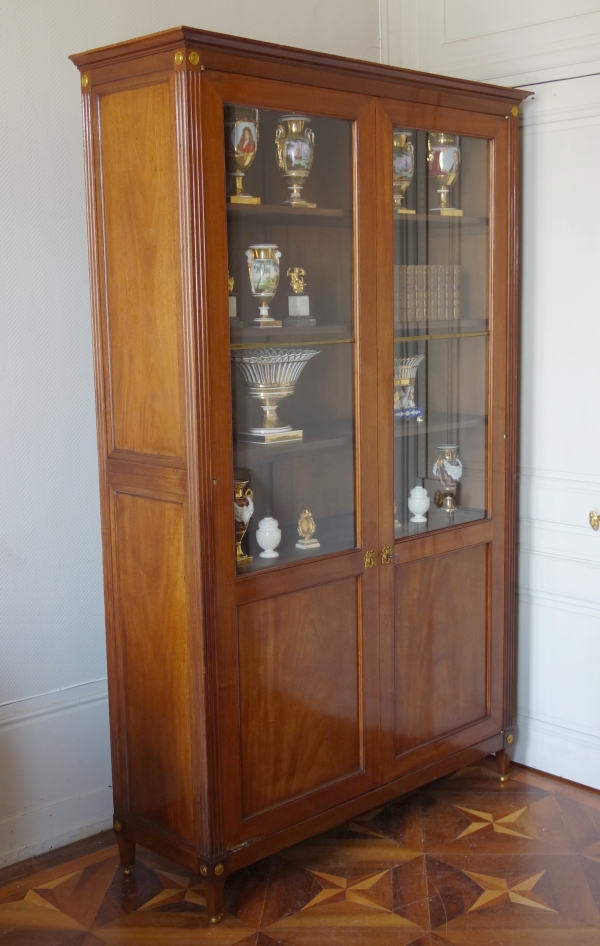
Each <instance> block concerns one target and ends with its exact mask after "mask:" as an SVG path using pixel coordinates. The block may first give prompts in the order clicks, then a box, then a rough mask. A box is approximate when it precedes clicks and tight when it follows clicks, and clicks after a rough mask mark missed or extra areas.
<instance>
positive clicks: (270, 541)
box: [256, 516, 281, 558]
mask: <svg viewBox="0 0 600 946" xmlns="http://www.w3.org/2000/svg"><path fill="white" fill-rule="evenodd" d="M256 541H257V542H258V544H259V545H260V547H261V549H264V551H263V552H259V557H260V558H279V552H276V551H275V549H276V548H277V546H278V545H279V543H280V542H281V529H280V528H279V523H278V522H277V519H273V517H272V516H265V518H264V519H261V520H260V522H259V523H258V529H257V530H256Z"/></svg>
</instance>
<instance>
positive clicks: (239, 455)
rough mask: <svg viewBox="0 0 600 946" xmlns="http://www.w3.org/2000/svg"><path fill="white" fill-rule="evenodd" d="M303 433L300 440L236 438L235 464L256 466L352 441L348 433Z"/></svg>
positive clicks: (333, 447)
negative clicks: (316, 436)
mask: <svg viewBox="0 0 600 946" xmlns="http://www.w3.org/2000/svg"><path fill="white" fill-rule="evenodd" d="M304 433H305V435H304V437H303V439H302V440H287V441H286V440H284V441H282V442H281V443H244V442H243V441H241V440H236V442H235V444H234V451H233V452H234V458H235V466H236V467H240V466H241V467H246V466H251V465H253V466H257V465H259V464H260V463H271V462H273V461H274V460H278V459H279V458H284V457H285V458H287V457H290V456H292V457H293V456H294V455H295V454H302V455H303V456H304V455H305V454H307V453H315V452H317V451H320V450H339V449H340V448H341V447H347V446H348V445H349V444H351V443H352V437H351V436H350V435H346V436H340V437H324V438H321V439H317V438H315V439H311V436H310V432H308V431H305V432H304Z"/></svg>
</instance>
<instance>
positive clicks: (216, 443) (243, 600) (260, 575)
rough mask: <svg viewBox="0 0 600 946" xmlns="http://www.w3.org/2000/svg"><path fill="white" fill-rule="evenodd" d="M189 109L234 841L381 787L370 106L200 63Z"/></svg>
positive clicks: (227, 789) (228, 809)
mask: <svg viewBox="0 0 600 946" xmlns="http://www.w3.org/2000/svg"><path fill="white" fill-rule="evenodd" d="M203 115H204V127H205V129H209V128H210V132H209V131H207V132H206V134H205V136H204V166H205V173H206V180H207V182H210V186H207V188H206V192H205V196H206V215H207V219H210V220H211V231H212V234H213V239H211V241H210V243H209V245H208V256H207V267H208V272H209V276H210V278H209V279H208V282H207V304H208V309H209V311H210V318H211V337H210V343H211V388H212V390H213V392H214V397H213V405H214V411H215V413H214V424H213V438H214V439H213V456H214V457H215V458H218V459H217V462H216V464H215V470H214V476H215V480H214V482H215V483H218V484H219V485H220V484H221V483H222V484H225V485H224V487H223V489H222V490H221V489H217V490H215V494H214V496H215V506H216V515H217V523H218V530H217V536H216V542H217V550H216V555H217V570H216V578H217V585H218V587H217V601H216V607H217V610H218V617H217V621H218V627H219V634H218V637H217V639H216V641H215V646H216V648H217V652H218V664H219V671H218V672H219V693H220V699H219V721H218V725H219V732H220V752H221V773H222V784H223V819H224V826H223V830H224V834H225V843H226V844H228V845H230V846H235V845H238V844H240V843H244V842H245V841H247V840H250V839H252V838H256V837H259V836H263V835H268V834H272V833H273V832H275V831H280V830H284V829H285V828H287V827H290V826H292V825H294V824H297V823H299V822H301V821H302V820H304V819H308V818H310V817H312V816H314V815H316V814H318V813H320V812H323V811H327V810H328V809H330V808H332V807H334V806H335V805H336V804H339V803H341V802H343V801H345V800H348V799H350V798H353V797H355V796H357V795H360V794H361V793H363V792H365V791H368V790H369V789H370V788H373V787H374V786H375V785H376V784H377V782H378V780H379V773H378V772H377V758H376V745H377V737H378V733H377V726H378V703H379V692H378V685H379V676H378V662H379V651H378V648H379V637H378V585H379V576H378V569H376V568H370V567H369V568H366V565H365V552H366V551H367V550H372V551H376V550H377V551H378V546H377V489H378V486H377V425H376V413H377V345H376V335H375V331H374V325H373V317H372V313H373V301H374V299H375V297H376V259H375V250H376V247H375V240H374V231H375V204H376V202H375V183H376V176H375V105H374V102H373V101H372V100H368V99H364V98H362V97H361V96H359V95H340V94H338V93H336V92H333V91H329V90H316V89H310V88H305V87H302V86H299V85H292V84H287V83H284V82H270V81H266V80H258V79H256V80H254V79H247V78H244V79H243V80H242V79H240V77H237V76H234V75H223V74H217V73H212V72H210V71H209V70H206V72H205V74H204V77H203ZM284 172H285V173H284ZM215 180H221V181H222V185H223V186H222V187H215V183H214V182H215ZM300 185H301V188H302V192H301V193H297V192H296V190H297V188H299V187H300ZM240 188H241V191H242V192H240ZM228 276H229V289H228ZM228 296H229V298H228ZM226 404H227V405H229V411H230V416H231V423H229V424H224V423H223V409H224V405H226ZM277 411H279V413H278V414H277V413H276V412H277ZM274 520H277V522H276V523H274ZM261 522H262V523H263V525H262V526H261V527H260V529H259V523H261ZM267 528H268V529H270V530H271V532H270V534H269V535H265V532H266V530H267ZM315 530H316V531H315ZM259 533H260V534H259ZM271 538H272V540H273V541H272V543H271V542H270V541H267V540H270V539H271ZM236 542H237V544H236ZM378 558H379V556H378ZM367 561H370V557H368V558H367Z"/></svg>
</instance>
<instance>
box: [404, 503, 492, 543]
mask: <svg viewBox="0 0 600 946" xmlns="http://www.w3.org/2000/svg"><path fill="white" fill-rule="evenodd" d="M429 498H430V499H431V505H430V507H429V511H428V513H427V522H411V521H410V513H408V516H407V517H406V518H405V519H404V521H402V520H400V528H398V526H396V527H395V529H394V541H395V542H399V541H400V539H406V538H407V537H408V536H411V535H422V534H423V533H425V532H436V531H437V530H438V529H447V528H448V527H449V526H460V525H463V523H466V522H477V521H478V520H481V519H485V518H486V515H485V510H483V509H470V508H468V507H467V506H458V507H457V508H456V510H455V512H454V513H453V514H452V515H449V514H448V513H447V512H446V511H445V510H444V509H438V508H437V506H436V505H434V502H433V495H430V497H429ZM396 518H398V516H397V517H396Z"/></svg>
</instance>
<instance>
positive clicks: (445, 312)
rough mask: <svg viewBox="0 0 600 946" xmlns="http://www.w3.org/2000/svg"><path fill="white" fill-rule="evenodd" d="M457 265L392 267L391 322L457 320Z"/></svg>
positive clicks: (459, 282) (459, 292)
mask: <svg viewBox="0 0 600 946" xmlns="http://www.w3.org/2000/svg"><path fill="white" fill-rule="evenodd" d="M461 278H462V274H461V266H460V264H454V265H450V266H437V265H433V264H427V265H420V266H404V265H398V264H396V265H395V266H394V321H395V322H425V321H430V322H438V321H450V320H453V319H460V314H461Z"/></svg>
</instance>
